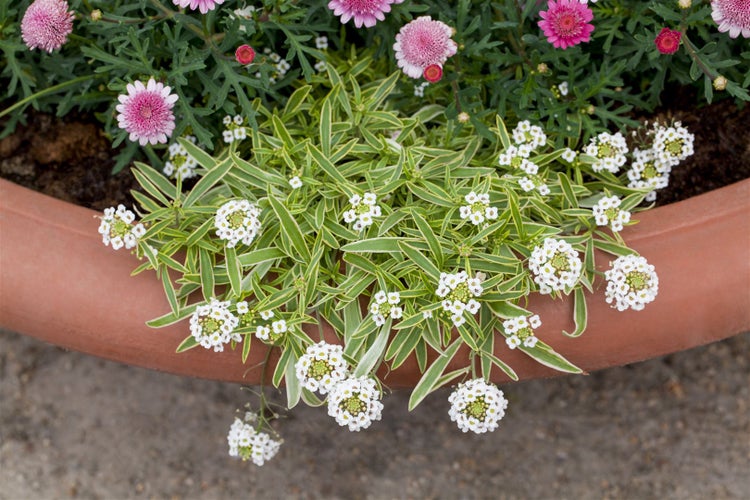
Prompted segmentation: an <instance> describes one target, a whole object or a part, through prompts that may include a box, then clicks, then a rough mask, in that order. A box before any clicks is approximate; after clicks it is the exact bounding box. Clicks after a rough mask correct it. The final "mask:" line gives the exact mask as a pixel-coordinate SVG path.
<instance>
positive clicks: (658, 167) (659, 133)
mask: <svg viewBox="0 0 750 500" xmlns="http://www.w3.org/2000/svg"><path fill="white" fill-rule="evenodd" d="M634 135H635V132H634ZM646 135H647V136H648V137H650V138H652V142H651V146H650V147H648V148H646V149H635V150H634V151H633V157H634V161H633V163H632V165H631V169H630V170H629V171H628V179H629V181H630V182H629V183H628V187H632V188H638V189H644V188H650V189H651V191H650V192H649V193H648V194H647V195H646V198H645V199H646V201H654V200H655V199H656V190H657V189H663V188H665V187H667V185H668V184H669V174H670V173H671V171H672V167H674V166H677V165H678V164H679V163H680V162H681V161H682V160H684V159H686V158H687V157H688V156H690V155H692V154H693V142H694V139H695V137H694V136H693V134H691V133H690V132H688V130H687V129H686V128H685V127H683V126H682V124H681V123H680V122H675V123H674V124H673V125H672V126H669V127H667V126H665V125H662V124H660V123H658V122H656V123H654V124H653V126H652V127H651V128H650V129H649V130H648V131H647V132H646Z"/></svg>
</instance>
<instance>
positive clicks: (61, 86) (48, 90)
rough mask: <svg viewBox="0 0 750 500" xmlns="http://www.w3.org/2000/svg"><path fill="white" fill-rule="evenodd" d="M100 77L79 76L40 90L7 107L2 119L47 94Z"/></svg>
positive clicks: (0, 116) (1, 115)
mask: <svg viewBox="0 0 750 500" xmlns="http://www.w3.org/2000/svg"><path fill="white" fill-rule="evenodd" d="M99 76H101V75H84V76H79V77H78V78H73V79H72V80H68V81H67V82H62V83H58V84H57V85H53V86H51V87H47V88H46V89H44V90H40V91H39V92H37V93H36V94H32V95H30V96H27V97H24V98H23V99H21V100H20V101H18V102H17V103H15V104H13V105H12V106H10V107H7V108H5V109H4V110H2V111H0V118H2V117H3V116H5V115H7V114H8V113H10V112H11V111H15V110H16V109H18V108H20V107H23V106H25V105H26V104H28V103H29V102H31V101H33V100H35V99H38V98H40V97H42V96H45V95H47V94H54V93H55V92H57V91H59V90H62V89H64V88H65V87H69V86H71V85H75V84H76V83H81V82H85V81H86V80H91V79H94V78H97V77H99Z"/></svg>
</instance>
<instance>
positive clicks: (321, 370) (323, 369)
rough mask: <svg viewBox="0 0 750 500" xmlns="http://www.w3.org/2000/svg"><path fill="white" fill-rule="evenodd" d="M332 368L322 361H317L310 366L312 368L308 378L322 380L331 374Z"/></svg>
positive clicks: (308, 370) (308, 371)
mask: <svg viewBox="0 0 750 500" xmlns="http://www.w3.org/2000/svg"><path fill="white" fill-rule="evenodd" d="M331 371H332V370H331V366H330V365H329V364H328V363H327V362H326V361H324V360H322V359H316V360H315V361H313V362H312V363H311V364H310V368H308V369H307V376H308V377H310V378H314V379H315V380H320V379H322V378H323V377H325V376H326V375H328V374H329V373H331Z"/></svg>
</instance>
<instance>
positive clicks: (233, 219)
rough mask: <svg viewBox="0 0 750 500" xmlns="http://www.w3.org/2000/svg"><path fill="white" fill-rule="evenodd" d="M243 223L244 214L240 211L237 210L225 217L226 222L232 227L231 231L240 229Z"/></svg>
mask: <svg viewBox="0 0 750 500" xmlns="http://www.w3.org/2000/svg"><path fill="white" fill-rule="evenodd" d="M244 221H245V213H244V212H243V211H242V210H237V211H236V212H232V213H231V214H229V215H228V216H227V222H228V223H229V225H230V226H231V227H232V229H237V228H240V227H242V223H243V222H244Z"/></svg>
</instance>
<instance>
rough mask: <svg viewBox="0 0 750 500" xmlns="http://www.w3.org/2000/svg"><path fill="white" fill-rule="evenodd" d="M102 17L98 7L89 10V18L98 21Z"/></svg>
mask: <svg viewBox="0 0 750 500" xmlns="http://www.w3.org/2000/svg"><path fill="white" fill-rule="evenodd" d="M101 18H102V11H101V10H99V9H94V10H92V11H91V20H92V21H94V22H96V21H99V20H100V19H101Z"/></svg>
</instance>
